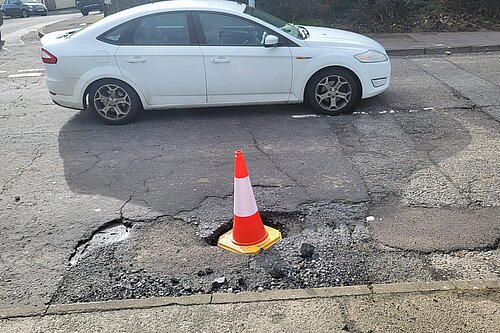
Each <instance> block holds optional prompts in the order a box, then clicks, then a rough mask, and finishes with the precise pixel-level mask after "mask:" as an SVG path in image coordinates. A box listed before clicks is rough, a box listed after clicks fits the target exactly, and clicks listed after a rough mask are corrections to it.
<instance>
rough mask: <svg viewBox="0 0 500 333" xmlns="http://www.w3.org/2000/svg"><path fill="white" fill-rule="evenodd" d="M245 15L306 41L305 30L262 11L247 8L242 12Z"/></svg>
mask: <svg viewBox="0 0 500 333" xmlns="http://www.w3.org/2000/svg"><path fill="white" fill-rule="evenodd" d="M243 12H244V13H245V14H248V15H251V16H253V17H256V18H258V19H261V20H262V21H264V22H267V23H269V24H272V25H274V26H275V27H276V28H278V29H280V30H281V31H283V32H286V33H287V34H289V35H291V36H293V37H295V38H299V39H306V38H307V37H308V35H309V34H308V32H307V30H306V29H305V28H303V27H299V26H296V25H294V24H293V23H287V22H285V21H283V20H282V19H280V18H277V17H276V16H273V15H271V14H269V13H267V12H265V11H263V10H260V9H257V8H254V7H250V6H247V7H246V8H245V10H244V11H243Z"/></svg>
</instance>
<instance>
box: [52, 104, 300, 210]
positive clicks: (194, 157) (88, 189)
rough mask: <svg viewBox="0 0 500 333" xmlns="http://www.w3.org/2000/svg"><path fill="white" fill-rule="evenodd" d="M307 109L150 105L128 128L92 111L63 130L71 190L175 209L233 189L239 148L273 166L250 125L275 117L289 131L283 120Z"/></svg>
mask: <svg viewBox="0 0 500 333" xmlns="http://www.w3.org/2000/svg"><path fill="white" fill-rule="evenodd" d="M306 110H307V109H305V108H304V107H303V106H292V105H287V106H279V105H276V106H258V107H256V106H254V107H225V108H211V109H186V110H170V111H149V112H143V113H142V114H141V115H140V116H139V117H138V119H136V121H134V122H133V123H131V124H126V125H121V126H109V125H105V124H103V123H101V122H100V121H99V120H98V119H97V117H96V116H95V115H94V114H92V112H90V111H88V110H86V111H82V112H80V113H78V114H77V115H75V116H74V117H73V118H72V119H70V120H69V121H68V122H67V123H66V124H65V125H64V126H63V127H62V128H61V130H60V132H59V155H60V157H61V158H62V160H63V163H64V176H65V179H66V182H67V184H68V186H69V188H70V189H71V191H73V192H76V193H80V194H87V195H102V196H105V197H110V198H116V199H119V200H121V201H127V200H130V201H131V202H132V203H135V204H138V205H142V206H145V207H149V208H151V209H153V210H155V211H161V212H169V213H172V212H173V211H178V210H181V209H190V208H192V207H195V206H196V205H199V203H200V202H202V201H203V200H204V198H206V197H208V196H216V197H224V196H227V195H228V194H230V193H231V191H232V180H233V170H232V168H233V165H232V163H233V154H232V153H233V152H234V150H235V149H244V150H245V151H248V153H249V155H250V153H253V154H254V155H259V161H257V162H256V163H258V164H262V165H263V167H265V168H266V169H269V168H271V167H272V166H271V164H270V162H269V161H268V159H267V157H265V155H263V154H262V153H260V152H259V151H258V149H257V148H255V141H254V140H255V139H254V137H253V134H252V133H250V132H249V130H248V128H247V126H248V123H254V124H255V123H258V122H260V121H263V122H267V124H268V125H269V126H270V127H269V128H270V129H271V130H272V129H275V130H276V133H281V132H283V131H286V129H285V128H283V126H282V124H281V122H284V121H285V120H286V119H292V117H291V116H292V115H294V114H303V113H304V112H310V111H309V110H307V111H306ZM262 177H265V175H264V176H262ZM256 179H257V180H258V177H256Z"/></svg>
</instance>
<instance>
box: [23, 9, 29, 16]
mask: <svg viewBox="0 0 500 333" xmlns="http://www.w3.org/2000/svg"><path fill="white" fill-rule="evenodd" d="M21 16H22V17H24V18H26V17H28V16H30V14H29V13H28V11H27V10H26V9H23V10H22V11H21Z"/></svg>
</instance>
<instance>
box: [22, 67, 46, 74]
mask: <svg viewBox="0 0 500 333" xmlns="http://www.w3.org/2000/svg"><path fill="white" fill-rule="evenodd" d="M17 72H18V73H30V72H45V69H43V68H32V69H20V70H18V71H17Z"/></svg>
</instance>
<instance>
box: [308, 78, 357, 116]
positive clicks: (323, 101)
mask: <svg viewBox="0 0 500 333" xmlns="http://www.w3.org/2000/svg"><path fill="white" fill-rule="evenodd" d="M351 96H352V87H351V84H350V83H349V82H348V81H347V80H346V79H345V78H344V77H342V76H340V75H329V76H327V77H325V78H323V79H322V80H321V81H319V82H318V84H317V85H316V88H315V89H314V97H315V99H316V102H317V103H318V105H319V106H320V107H321V108H323V109H325V110H328V111H338V110H341V109H343V108H344V107H345V106H346V105H347V104H348V103H349V101H350V100H351Z"/></svg>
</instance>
